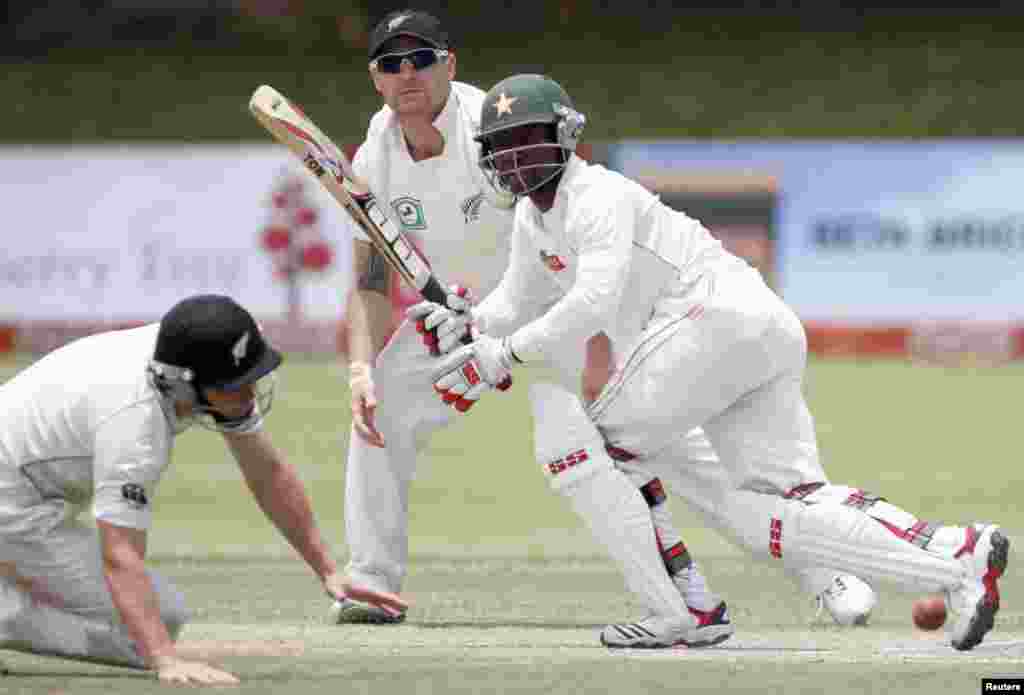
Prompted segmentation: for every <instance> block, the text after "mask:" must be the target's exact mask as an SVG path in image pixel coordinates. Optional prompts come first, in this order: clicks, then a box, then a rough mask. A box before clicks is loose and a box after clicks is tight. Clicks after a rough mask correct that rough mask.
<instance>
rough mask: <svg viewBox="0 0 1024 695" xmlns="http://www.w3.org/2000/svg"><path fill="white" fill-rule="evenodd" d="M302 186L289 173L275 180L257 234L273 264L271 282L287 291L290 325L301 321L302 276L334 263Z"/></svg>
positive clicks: (317, 213)
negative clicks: (278, 284) (276, 282)
mask: <svg viewBox="0 0 1024 695" xmlns="http://www.w3.org/2000/svg"><path fill="white" fill-rule="evenodd" d="M306 183H307V182H306V181H305V180H304V177H300V176H297V175H295V174H291V173H285V174H282V175H281V176H280V177H279V178H278V180H277V182H275V184H274V188H273V189H272V190H271V192H270V201H269V205H268V207H269V211H270V214H269V215H268V220H267V223H266V224H265V225H264V227H263V230H262V231H261V233H260V246H261V247H262V248H263V250H264V251H266V252H267V253H269V254H270V256H271V258H272V260H273V264H274V279H275V280H277V281H278V282H282V283H284V284H285V286H286V287H287V297H288V300H287V301H288V319H289V320H290V321H299V320H300V319H301V318H302V298H301V294H300V292H299V286H300V285H299V283H300V280H301V278H302V276H303V275H305V274H308V273H322V272H324V271H326V270H327V269H328V268H330V267H331V264H332V263H333V262H334V249H332V248H331V245H330V244H329V243H328V242H327V240H326V239H325V238H324V237H323V235H322V234H321V232H320V211H319V209H318V208H317V207H316V204H315V203H314V201H313V200H312V199H311V198H310V197H309V195H308V194H307V193H306Z"/></svg>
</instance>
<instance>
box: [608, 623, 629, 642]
mask: <svg viewBox="0 0 1024 695" xmlns="http://www.w3.org/2000/svg"><path fill="white" fill-rule="evenodd" d="M626 627H628V626H627V625H612V629H613V630H615V631H616V632H618V633H619V635H621V636H622V639H626V640H628V639H633V635H631V634H629V633H628V632H626V630H625V629H624V628H626Z"/></svg>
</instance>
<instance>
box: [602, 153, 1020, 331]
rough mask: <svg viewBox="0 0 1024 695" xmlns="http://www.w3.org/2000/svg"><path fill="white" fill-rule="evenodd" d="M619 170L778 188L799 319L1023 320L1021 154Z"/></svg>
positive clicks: (669, 156)
mask: <svg viewBox="0 0 1024 695" xmlns="http://www.w3.org/2000/svg"><path fill="white" fill-rule="evenodd" d="M611 163H612V165H613V166H614V167H615V168H617V169H618V170H620V171H622V172H623V173H624V174H626V175H627V176H640V175H650V174H651V173H652V172H656V171H671V172H676V173H678V172H688V173H691V174H693V173H703V174H705V175H708V176H714V175H720V174H726V173H733V174H735V173H748V174H749V173H757V174H760V175H767V176H771V177H774V178H775V179H776V180H777V181H778V190H779V198H778V201H777V202H778V205H777V210H776V220H775V228H776V231H777V234H778V243H777V244H776V249H777V253H778V258H777V268H778V285H779V287H780V289H781V292H782V294H783V296H784V297H785V298H786V300H787V301H788V302H789V303H790V304H791V305H792V306H793V307H794V309H796V311H797V312H798V313H799V314H800V316H801V317H802V318H805V319H811V320H824V321H830V320H847V321H865V322H876V321H878V322H897V323H902V322H907V321H997V322H999V321H1021V320H1024V301H1022V298H1024V196H1022V195H1021V181H1022V180H1024V140H1020V139H1017V140H994V139H984V138H979V139H975V140H921V141H884V140H883V141H865V142H853V141H846V142H824V141H792V142H773V141H756V140H750V141H743V140H741V141H735V142H724V141H723V142H707V141H688V142H687V141H678V142H646V143H645V142H630V143H624V144H621V145H617V146H615V147H614V148H612V157H611Z"/></svg>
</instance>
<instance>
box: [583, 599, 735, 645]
mask: <svg viewBox="0 0 1024 695" xmlns="http://www.w3.org/2000/svg"><path fill="white" fill-rule="evenodd" d="M690 614H691V615H692V616H693V617H694V618H696V620H697V624H696V625H694V624H693V621H691V620H684V619H681V618H674V617H665V616H659V615H650V616H647V617H646V618H644V619H643V620H640V621H638V622H635V623H617V624H613V625H608V626H607V627H605V629H604V630H602V631H601V644H603V645H604V646H606V647H608V648H609V649H665V648H668V647H677V646H685V647H710V646H713V645H716V644H719V643H721V642H724V641H725V640H727V639H729V638H730V637H732V634H733V632H734V631H735V629H734V628H733V625H732V622H730V620H729V609H728V608H727V607H726V605H725V601H722V602H720V603H719V604H718V605H717V606H715V608H713V609H712V610H710V611H699V610H696V609H695V608H691V609H690Z"/></svg>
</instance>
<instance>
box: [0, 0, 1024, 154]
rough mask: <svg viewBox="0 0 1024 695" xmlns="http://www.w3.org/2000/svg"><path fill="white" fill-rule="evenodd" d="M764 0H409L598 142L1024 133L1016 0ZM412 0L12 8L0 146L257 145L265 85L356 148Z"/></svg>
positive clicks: (467, 63)
mask: <svg viewBox="0 0 1024 695" xmlns="http://www.w3.org/2000/svg"><path fill="white" fill-rule="evenodd" d="M956 4H958V3H953V5H956ZM960 4H964V3H960ZM711 5H714V7H711ZM768 5H769V4H768V3H757V2H742V1H738V0H725V1H723V2H719V3H671V2H662V1H658V0H648V1H647V2H623V1H615V0H611V1H608V0H606V1H605V2H600V3H589V2H579V1H576V0H559V1H551V2H539V1H536V0H525V1H523V2H517V3H511V4H509V5H508V6H505V5H502V4H498V3H478V2H468V1H464V0H456V1H455V2H448V3H436V2H422V3H418V4H414V6H415V7H419V8H423V9H428V10H431V11H433V12H435V13H437V14H439V15H440V16H442V17H443V18H444V19H445V20H446V23H447V25H448V26H449V28H450V30H451V33H452V36H453V40H454V42H455V45H456V48H457V55H458V61H459V63H458V66H459V70H458V76H459V78H460V79H464V80H466V81H469V82H473V83H476V84H478V85H480V86H482V87H484V88H486V87H488V86H490V85H491V84H493V83H494V82H496V81H497V80H499V79H501V78H503V77H505V76H507V75H508V74H511V73H513V72H526V71H540V72H546V73H548V74H550V75H552V76H553V77H555V78H556V79H557V80H559V81H560V82H562V83H563V85H565V86H566V87H567V88H568V90H569V92H570V94H571V95H572V96H573V97H574V99H575V100H576V102H577V104H578V106H580V107H581V108H582V109H583V110H584V111H585V112H586V113H587V114H588V116H589V124H588V138H589V139H590V140H591V142H598V141H601V140H610V139H616V138H623V137H645V138H646V137H673V138H679V137H717V138H733V137H830V138H845V137H900V138H916V137H933V136H1013V135H1017V134H1020V133H1021V119H1020V117H1019V102H1020V98H1021V97H1020V95H1021V93H1022V91H1024V90H1022V87H1024V81H1022V77H1021V74H1022V73H1021V70H1020V68H1019V64H1020V59H1019V48H1020V36H1021V35H1022V30H1024V11H1022V10H1020V8H1019V3H999V2H978V3H974V4H973V5H971V6H968V7H962V8H961V9H956V8H955V7H951V6H950V5H949V4H948V3H947V4H946V5H944V7H943V8H942V9H939V8H928V7H926V6H923V5H920V4H919V5H917V6H916V7H915V9H898V7H897V8H894V7H893V5H892V3H889V4H886V3H880V2H877V3H876V2H841V1H839V0H822V2H818V3H803V4H801V3H772V4H771V6H770V7H769V6H768ZM403 6H405V4H404V3H371V2H365V1H364V2H354V1H351V0H348V1H346V0H337V1H329V0H304V1H298V0H219V1H213V2H198V1H196V0H192V1H185V2H178V3H166V2H158V1H155V0H108V1H106V2H101V1H97V0H92V1H86V2H79V3H38V2H26V1H25V0H13V2H10V3H8V7H7V9H6V12H7V18H6V19H7V22H6V23H5V25H4V27H3V29H0V32H2V33H0V39H4V40H3V41H2V46H3V49H2V51H0V52H2V53H3V55H4V56H5V57H3V58H2V61H3V65H2V66H0V84H2V86H3V94H4V100H5V113H6V115H7V117H6V122H7V123H8V124H9V125H10V126H11V127H8V128H5V129H4V130H3V132H2V133H0V141H3V142H8V143H20V142H30V143H31V142H94V141H97V140H106V139H117V140H122V139H125V140H147V141H148V140H155V139H158V140H174V141H182V140H187V141H202V140H253V141H260V142H262V141H263V137H262V133H260V132H259V130H258V126H257V125H256V124H255V123H252V122H251V119H250V118H248V116H247V114H246V113H245V111H244V108H245V104H246V103H247V100H248V97H249V95H250V94H251V92H252V90H253V89H254V88H255V87H256V86H257V85H259V84H261V83H270V84H273V85H274V86H276V87H277V88H279V89H280V90H282V91H283V92H285V93H286V94H288V95H289V96H291V97H292V98H293V99H295V100H296V101H298V102H299V103H301V104H303V105H304V106H305V108H306V109H307V110H308V111H309V112H310V113H311V114H314V116H315V118H316V119H317V120H318V121H320V122H323V123H325V124H327V125H326V127H327V128H328V130H329V132H331V133H332V134H334V135H335V137H336V138H337V139H339V140H342V141H351V142H358V141H359V140H360V139H361V136H362V134H363V133H364V132H365V126H366V121H367V118H368V116H369V115H370V114H371V113H373V112H374V111H375V110H376V109H377V108H378V106H379V103H378V99H377V96H376V94H375V93H374V92H373V89H372V86H371V84H370V81H369V79H368V75H367V72H366V62H367V57H366V50H365V45H366V35H367V32H368V30H369V29H370V28H371V27H372V24H373V23H374V22H375V21H376V20H377V19H378V18H379V17H381V16H382V15H383V14H385V13H386V12H387V11H389V10H391V9H396V8H400V7H403ZM779 8H782V9H779Z"/></svg>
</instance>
